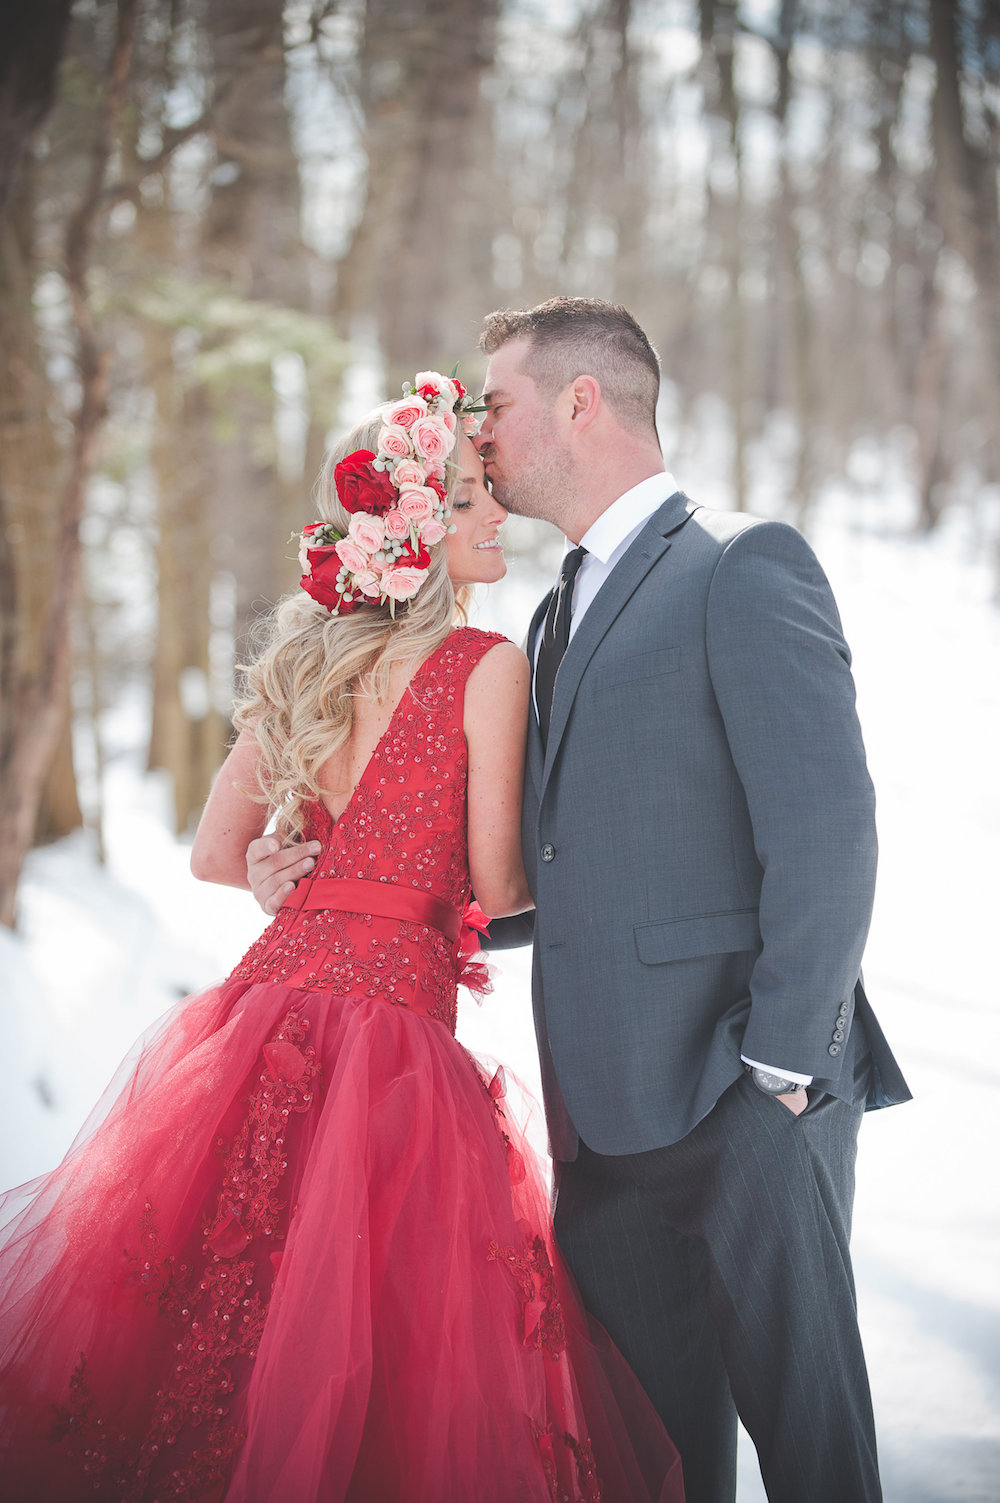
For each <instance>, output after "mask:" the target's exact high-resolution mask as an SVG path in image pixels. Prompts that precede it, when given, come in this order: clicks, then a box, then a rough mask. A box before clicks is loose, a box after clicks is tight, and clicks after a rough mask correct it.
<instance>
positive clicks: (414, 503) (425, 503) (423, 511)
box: [396, 485, 438, 522]
mask: <svg viewBox="0 0 1000 1503" xmlns="http://www.w3.org/2000/svg"><path fill="white" fill-rule="evenodd" d="M437 504H438V498H437V496H436V495H435V493H434V492H433V491H432V490H431V488H430V486H429V485H419V486H418V485H411V486H408V487H407V489H406V490H405V491H400V493H399V500H398V501H397V503H396V505H397V507H398V509H399V512H400V515H401V516H404V517H406V519H407V521H409V522H422V521H423V520H424V518H425V517H432V516H433V515H434V512H435V510H436V508H437Z"/></svg>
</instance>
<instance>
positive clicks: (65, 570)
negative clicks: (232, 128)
mask: <svg viewBox="0 0 1000 1503" xmlns="http://www.w3.org/2000/svg"><path fill="white" fill-rule="evenodd" d="M137 9H138V0H118V7H117V14H118V24H117V31H116V36H115V45H114V50H113V52H112V56H111V62H110V66H109V70H108V77H107V83H106V88H105V94H104V99H103V103H102V109H101V120H100V127H99V130H98V133H97V138H96V140H95V143H94V146H93V150H92V154H91V161H90V170H89V174H88V180H87V183H86V186H85V188H84V192H83V195H82V197H81V199H80V202H79V204H78V206H77V208H76V211H75V212H74V213H73V215H72V216H71V218H70V221H69V224H68V226H67V231H66V238H65V258H64V275H65V281H66V286H67V289H68V292H69V296H70V302H71V305H72V312H73V326H74V330H75V333H76V340H77V355H76V359H77V371H78V376H79V382H80V401H79V406H78V408H77V411H76V414H75V417H74V422H73V439H72V445H71V454H70V465H69V475H68V479H67V483H66V487H65V489H64V491H63V494H62V498H61V503H60V507H59V516H58V524H57V537H56V545H55V546H56V558H57V559H58V566H59V567H58V577H57V581H56V588H55V590H54V591H53V594H52V598H51V600H50V602H49V609H48V613H47V617H46V624H45V630H44V633H43V637H42V652H41V660H40V667H39V671H38V672H37V673H36V674H34V675H33V676H31V677H30V678H22V679H21V682H20V683H19V684H18V685H17V692H16V700H15V714H14V716H13V717H12V718H13V725H12V729H11V733H10V739H9V743H8V747H7V757H6V759H5V762H6V765H5V767H4V786H3V791H2V794H0V923H3V924H5V925H7V926H8V927H11V928H12V927H13V926H14V922H15V915H16V894H17V885H18V881H19V879H20V875H21V869H22V867H23V864H24V858H25V856H26V855H27V852H28V850H29V848H30V845H31V839H32V835H33V833H34V829H35V824H36V821H37V818H38V808H39V803H40V801H41V796H42V789H43V786H44V782H45V776H46V772H47V770H48V767H49V765H50V763H51V760H52V756H53V753H54V751H55V747H56V744H57V742H58V739H59V732H60V727H61V724H62V716H63V713H64V707H65V702H66V694H67V686H68V683H69V664H70V631H71V625H72V613H73V608H74V605H75V602H76V596H77V591H78V587H79V575H80V522H81V519H82V516H83V508H84V502H85V499H86V491H87V483H88V480H89V478H90V474H91V471H92V468H93V463H94V451H95V446H96V443H97V438H98V434H99V432H100V428H101V424H102V423H103V420H104V415H105V411H106V408H107V393H108V370H109V360H110V354H109V352H108V351H107V350H105V349H102V348H101V345H100V343H99V341H98V338H97V333H96V329H95V326H94V319H93V314H92V310H91V307H90V302H89V296H88V272H89V266H90V257H91V247H92V243H93V237H94V234H95V231H96V228H97V224H98V221H99V218H100V213H101V203H102V192H103V188H104V183H105V178H106V174H107V170H108V163H109V161H110V158H111V153H112V150H113V147H114V137H115V129H116V125H117V121H118V118H119V115H120V113H121V110H122V108H123V105H124V102H125V93H126V85H127V81H128V74H129V67H130V64H131V59H132V53H133V48H134V43H135V25H136V13H137Z"/></svg>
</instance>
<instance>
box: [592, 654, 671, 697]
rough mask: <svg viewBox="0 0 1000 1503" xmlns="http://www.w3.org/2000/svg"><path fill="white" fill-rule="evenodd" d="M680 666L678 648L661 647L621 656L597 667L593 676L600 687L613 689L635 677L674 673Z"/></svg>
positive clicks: (631, 680) (651, 676) (653, 676)
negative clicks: (627, 656) (618, 659)
mask: <svg viewBox="0 0 1000 1503" xmlns="http://www.w3.org/2000/svg"><path fill="white" fill-rule="evenodd" d="M680 666H681V650H680V648H679V647H661V648H658V649H657V651H656V652H639V653H636V655H635V656H634V657H629V658H622V659H621V660H620V662H617V663H608V664H607V665H605V666H603V667H601V668H598V670H597V672H596V674H595V677H596V679H597V681H598V682H599V683H600V685H601V687H602V688H605V689H613V688H615V687H617V685H619V684H628V683H632V682H633V681H634V680H636V679H643V678H659V677H660V676H661V675H662V674H664V673H676V672H677V671H678V669H679V668H680Z"/></svg>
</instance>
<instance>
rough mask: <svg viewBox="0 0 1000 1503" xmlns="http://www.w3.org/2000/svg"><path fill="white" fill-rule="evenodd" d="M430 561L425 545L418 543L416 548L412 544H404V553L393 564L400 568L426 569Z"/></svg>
mask: <svg viewBox="0 0 1000 1503" xmlns="http://www.w3.org/2000/svg"><path fill="white" fill-rule="evenodd" d="M430 561H431V556H430V554H429V553H428V551H427V549H426V548H425V547H424V545H423V543H418V544H417V546H416V548H414V546H413V544H412V543H404V544H403V551H402V553H401V554H400V555H399V557H398V558H397V559H394V560H393V564H394V566H397V567H400V568H403V567H409V568H411V569H426V568H427V565H428V564H429V563H430Z"/></svg>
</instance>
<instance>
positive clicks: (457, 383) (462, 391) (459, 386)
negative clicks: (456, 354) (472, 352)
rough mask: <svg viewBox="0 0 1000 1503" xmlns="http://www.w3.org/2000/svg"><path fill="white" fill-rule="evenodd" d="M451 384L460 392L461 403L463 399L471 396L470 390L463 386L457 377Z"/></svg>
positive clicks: (453, 377)
mask: <svg viewBox="0 0 1000 1503" xmlns="http://www.w3.org/2000/svg"><path fill="white" fill-rule="evenodd" d="M451 384H452V386H454V388H455V390H456V391H457V392H458V399H459V401H461V400H462V398H463V397H467V396H468V395H469V388H468V387H467V386H463V385H462V383H461V381H460V380H459V379H458V377H457V376H452V378H451Z"/></svg>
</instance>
